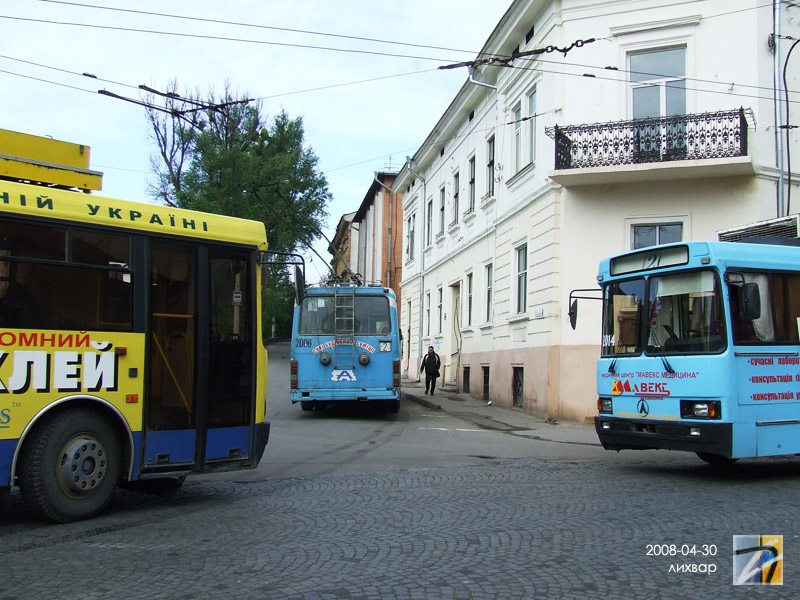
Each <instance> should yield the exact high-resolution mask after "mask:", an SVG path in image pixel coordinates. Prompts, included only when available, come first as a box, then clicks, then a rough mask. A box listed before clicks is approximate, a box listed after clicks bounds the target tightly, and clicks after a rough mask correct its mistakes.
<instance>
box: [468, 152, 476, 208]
mask: <svg viewBox="0 0 800 600" xmlns="http://www.w3.org/2000/svg"><path fill="white" fill-rule="evenodd" d="M468 200H469V206H468V207H467V213H471V212H474V210H475V157H474V156H472V157H470V159H469V198H468Z"/></svg>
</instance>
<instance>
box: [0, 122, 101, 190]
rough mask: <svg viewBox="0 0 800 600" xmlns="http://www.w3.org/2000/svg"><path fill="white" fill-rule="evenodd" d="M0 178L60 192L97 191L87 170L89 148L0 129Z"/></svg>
mask: <svg viewBox="0 0 800 600" xmlns="http://www.w3.org/2000/svg"><path fill="white" fill-rule="evenodd" d="M0 177H5V178H8V179H15V180H18V181H25V182H27V181H31V182H38V183H43V184H46V185H54V186H58V187H62V188H78V189H81V190H101V189H102V188H103V174H102V173H100V172H99V171H92V170H90V169H89V146H84V145H83V144H72V143H70V142H61V141H59V140H54V139H51V138H46V137H39V136H37V135H29V134H27V133H19V132H18V131H9V130H7V129H0Z"/></svg>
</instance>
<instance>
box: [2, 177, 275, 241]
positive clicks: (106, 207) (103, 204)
mask: <svg viewBox="0 0 800 600" xmlns="http://www.w3.org/2000/svg"><path fill="white" fill-rule="evenodd" d="M0 211H2V212H5V213H10V214H15V215H20V216H29V217H44V218H48V219H54V220H63V221H72V222H77V223H83V224H87V225H98V226H103V227H120V228H124V229H136V230H140V231H145V232H148V233H161V234H165V235H177V236H185V237H190V238H198V239H208V240H215V241H220V242H230V243H235V244H242V245H246V246H256V247H259V249H261V250H266V249H267V245H266V230H265V228H264V224H263V223H260V222H258V221H248V220H245V219H238V218H235V217H228V216H224V215H215V214H210V213H202V212H196V211H191V210H185V209H180V208H173V207H170V206H163V205H160V204H147V203H144V202H133V201H130V200H118V199H116V198H108V197H104V196H96V195H94V194H91V195H90V194H84V193H81V192H76V191H71V190H62V189H58V188H51V187H44V186H39V185H30V184H23V183H14V182H11V181H4V180H0Z"/></svg>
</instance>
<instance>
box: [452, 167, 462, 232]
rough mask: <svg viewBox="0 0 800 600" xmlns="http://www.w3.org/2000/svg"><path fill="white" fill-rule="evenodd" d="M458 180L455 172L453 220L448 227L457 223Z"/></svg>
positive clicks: (458, 177)
mask: <svg viewBox="0 0 800 600" xmlns="http://www.w3.org/2000/svg"><path fill="white" fill-rule="evenodd" d="M460 179H461V178H460V176H459V174H458V172H457V171H456V173H455V175H453V220H452V221H450V225H455V224H456V223H458V190H459V187H460V185H461V182H460Z"/></svg>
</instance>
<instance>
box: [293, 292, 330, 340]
mask: <svg viewBox="0 0 800 600" xmlns="http://www.w3.org/2000/svg"><path fill="white" fill-rule="evenodd" d="M334 318H335V313H334V310H333V296H307V297H306V298H304V299H303V306H302V309H301V310H300V328H299V331H300V333H301V334H302V335H333V329H334Z"/></svg>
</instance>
